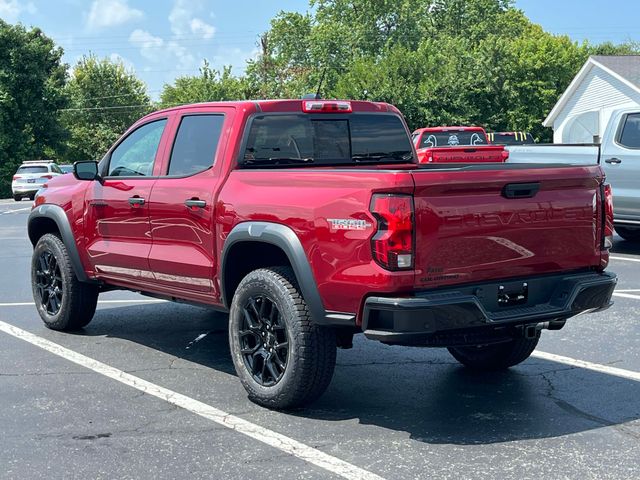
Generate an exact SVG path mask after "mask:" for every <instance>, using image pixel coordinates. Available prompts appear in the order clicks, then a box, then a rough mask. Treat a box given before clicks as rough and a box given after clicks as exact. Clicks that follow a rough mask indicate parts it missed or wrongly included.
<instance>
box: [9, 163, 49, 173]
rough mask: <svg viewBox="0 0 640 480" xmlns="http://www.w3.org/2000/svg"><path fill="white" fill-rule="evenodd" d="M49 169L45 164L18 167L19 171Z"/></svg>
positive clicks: (34, 171) (45, 171)
mask: <svg viewBox="0 0 640 480" xmlns="http://www.w3.org/2000/svg"><path fill="white" fill-rule="evenodd" d="M48 172H49V169H48V168H47V167H46V166H44V165H26V166H22V167H20V168H19V169H18V171H17V172H16V174H18V173H48Z"/></svg>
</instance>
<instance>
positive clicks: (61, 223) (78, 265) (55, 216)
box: [27, 204, 92, 282]
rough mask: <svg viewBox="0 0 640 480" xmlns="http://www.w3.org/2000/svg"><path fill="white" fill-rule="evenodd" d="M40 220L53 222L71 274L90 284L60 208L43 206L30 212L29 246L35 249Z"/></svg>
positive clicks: (50, 205) (66, 218)
mask: <svg viewBox="0 0 640 480" xmlns="http://www.w3.org/2000/svg"><path fill="white" fill-rule="evenodd" d="M42 218H47V219H49V220H53V222H55V224H56V225H57V227H58V231H59V232H60V237H61V238H62V242H63V243H64V246H65V247H67V253H68V254H69V259H70V260H71V267H72V268H73V272H74V273H75V274H76V277H77V279H78V280H79V281H81V282H92V280H91V279H90V278H89V277H88V276H87V273H86V272H85V271H84V267H83V266H82V261H81V260H80V254H79V253H78V246H77V245H76V241H75V238H74V236H73V231H72V230H71V225H70V224H69V218H68V217H67V214H66V213H65V211H64V210H63V209H62V207H60V206H58V205H52V204H44V205H39V206H37V207H36V208H34V209H33V210H32V211H31V213H30V214H29V220H28V221H27V231H28V232H29V240H31V244H32V245H33V246H34V247H35V245H36V243H37V242H38V238H39V237H37V236H36V232H35V230H36V225H37V223H38V219H42Z"/></svg>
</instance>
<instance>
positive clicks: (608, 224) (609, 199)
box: [602, 183, 613, 250]
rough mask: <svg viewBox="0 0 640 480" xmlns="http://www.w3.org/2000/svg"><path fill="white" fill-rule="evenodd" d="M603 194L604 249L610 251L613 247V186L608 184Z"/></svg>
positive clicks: (605, 185)
mask: <svg viewBox="0 0 640 480" xmlns="http://www.w3.org/2000/svg"><path fill="white" fill-rule="evenodd" d="M602 192H603V199H602V202H603V207H604V215H603V228H602V248H603V249H605V250H609V249H610V248H611V247H612V246H613V192H612V190H611V185H610V184H608V183H606V184H604V186H603V188H602Z"/></svg>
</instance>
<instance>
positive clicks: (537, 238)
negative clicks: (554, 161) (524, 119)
mask: <svg viewBox="0 0 640 480" xmlns="http://www.w3.org/2000/svg"><path fill="white" fill-rule="evenodd" d="M521 167H523V168H504V166H502V167H500V166H496V168H495V169H486V168H485V169H483V168H482V167H480V166H478V167H476V168H475V169H474V168H473V167H467V168H464V169H460V170H456V171H453V170H437V169H433V168H432V169H420V170H416V171H414V173H413V176H414V182H415V193H414V198H415V200H414V201H415V215H416V240H415V241H416V261H415V267H416V279H415V283H416V286H417V287H424V288H428V287H435V286H438V287H440V286H444V285H452V284H462V283H469V282H479V281H484V280H496V279H502V278H515V277H525V276H530V275H541V274H546V273H553V272H564V271H575V270H581V269H587V268H589V267H592V266H598V265H599V263H600V238H599V233H598V232H599V231H600V229H599V224H600V222H601V220H600V215H601V207H600V201H599V198H600V189H599V185H600V183H601V182H602V181H603V177H602V172H601V170H600V167H598V166H589V167H578V166H571V167H546V168H545V167H531V168H529V167H525V166H521Z"/></svg>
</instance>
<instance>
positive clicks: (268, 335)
mask: <svg viewBox="0 0 640 480" xmlns="http://www.w3.org/2000/svg"><path fill="white" fill-rule="evenodd" d="M242 317H243V318H242V321H241V322H240V323H239V332H238V333H239V336H240V348H241V350H240V353H241V354H242V358H243V360H244V364H245V366H246V368H247V370H248V371H249V372H250V373H251V376H252V377H253V379H254V380H255V381H256V382H257V383H258V384H260V385H262V386H264V387H271V386H273V385H275V384H276V383H278V382H279V381H280V379H281V378H282V376H283V375H284V372H285V370H286V368H287V360H288V357H289V341H288V337H287V329H286V326H285V323H284V320H283V319H282V316H281V314H280V311H279V310H278V307H277V305H276V304H275V302H274V301H273V300H272V299H271V298H269V297H268V296H266V295H256V296H251V297H249V298H248V299H247V301H246V303H245V304H244V306H243V307H242Z"/></svg>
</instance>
